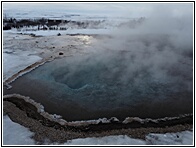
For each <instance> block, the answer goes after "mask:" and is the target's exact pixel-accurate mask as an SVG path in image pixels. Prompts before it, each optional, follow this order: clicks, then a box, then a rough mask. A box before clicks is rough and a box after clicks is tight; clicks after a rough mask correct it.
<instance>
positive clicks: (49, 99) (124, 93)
mask: <svg viewBox="0 0 196 148" xmlns="http://www.w3.org/2000/svg"><path fill="white" fill-rule="evenodd" d="M192 28H193V27H192V16H191V15H188V16H186V15H185V16H184V15H182V16H178V17H173V16H171V17H165V16H164V17H157V16H154V17H152V18H148V19H145V20H144V22H143V23H142V24H140V25H138V26H137V27H136V28H129V27H123V28H119V29H118V30H116V31H115V32H113V33H111V34H110V37H109V38H107V39H104V40H103V39H102V40H101V41H99V40H98V42H97V43H96V44H93V47H92V49H91V52H89V53H88V54H85V55H81V54H75V55H74V56H72V57H66V58H63V59H57V60H55V61H53V62H50V63H46V64H45V65H43V66H41V67H39V68H37V69H36V70H34V71H32V72H31V73H29V74H27V75H25V76H23V77H21V78H19V79H18V80H16V81H15V82H14V83H13V86H14V85H15V87H13V89H11V90H9V91H10V92H18V93H20V94H22V95H28V96H31V97H32V98H37V101H39V102H41V103H42V104H43V105H44V106H45V109H46V111H48V112H52V113H56V114H60V115H62V116H63V117H64V118H65V119H66V120H84V119H86V120H87V119H95V118H101V117H112V116H115V117H117V118H119V119H124V118H125V117H127V116H139V117H141V118H148V117H150V118H159V117H165V116H178V115H180V114H184V113H192V109H193V108H192V103H193V95H192V93H193V87H192V86H193V83H192V82H193V75H192V73H193V69H192V68H193V42H192V40H193V38H192V37H193V30H192ZM27 84H28V86H27ZM18 86H20V88H18ZM9 91H8V92H9Z"/></svg>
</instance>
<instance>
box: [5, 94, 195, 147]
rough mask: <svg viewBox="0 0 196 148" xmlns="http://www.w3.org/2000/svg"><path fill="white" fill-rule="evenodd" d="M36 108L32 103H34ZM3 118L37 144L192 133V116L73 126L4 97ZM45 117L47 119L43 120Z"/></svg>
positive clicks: (19, 99) (31, 105)
mask: <svg viewBox="0 0 196 148" xmlns="http://www.w3.org/2000/svg"><path fill="white" fill-rule="evenodd" d="M34 104H35V103H34ZM3 110H4V114H7V115H8V116H9V117H10V118H11V120H12V121H14V122H17V123H19V124H21V125H23V126H25V127H27V128H29V129H30V131H32V132H34V133H35V134H34V136H33V138H34V139H35V140H36V141H37V142H38V144H41V143H43V142H44V141H45V140H46V139H49V140H50V141H51V142H59V143H62V142H66V141H67V140H71V139H75V138H86V137H102V136H109V135H128V136H131V137H133V138H142V139H145V136H146V135H147V134H148V133H166V132H180V131H183V130H191V129H192V128H193V126H192V124H193V116H192V115H189V116H184V117H181V118H174V119H172V120H157V121H158V122H157V121H153V120H149V121H148V122H140V121H137V120H133V121H131V122H129V123H127V124H125V123H122V122H118V121H117V122H116V121H113V122H109V123H101V122H100V123H98V124H86V125H82V124H81V125H80V124H78V125H76V124H73V125H71V124H68V123H67V122H66V121H64V122H62V123H61V122H59V121H61V120H60V119H59V120H58V119H54V118H52V116H50V115H47V114H45V113H44V111H38V106H35V105H33V104H32V103H31V102H28V101H27V99H26V100H25V99H22V98H19V97H5V98H4V101H3ZM46 115H47V116H46Z"/></svg>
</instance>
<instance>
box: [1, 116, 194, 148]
mask: <svg viewBox="0 0 196 148" xmlns="http://www.w3.org/2000/svg"><path fill="white" fill-rule="evenodd" d="M33 134H34V133H33V132H31V131H29V129H27V128H25V127H23V126H21V125H20V124H17V123H15V122H13V121H12V120H10V118H9V117H8V116H3V145H35V144H36V142H35V141H34V140H33V139H32V138H31V137H32V136H33ZM45 144H46V145H49V144H50V145H51V144H52V145H58V143H49V142H46V143H45ZM192 144H193V132H192V131H183V132H179V133H166V134H153V133H152V134H148V135H147V136H146V140H142V139H134V138H131V137H129V136H127V135H118V136H106V137H100V138H96V137H92V138H83V139H82V138H79V139H73V140H69V141H67V142H66V143H64V145H192Z"/></svg>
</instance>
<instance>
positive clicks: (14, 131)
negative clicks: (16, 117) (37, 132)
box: [3, 116, 35, 145]
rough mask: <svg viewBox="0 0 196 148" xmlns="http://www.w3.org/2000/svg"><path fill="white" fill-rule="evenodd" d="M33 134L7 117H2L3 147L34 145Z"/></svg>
mask: <svg viewBox="0 0 196 148" xmlns="http://www.w3.org/2000/svg"><path fill="white" fill-rule="evenodd" d="M33 134H34V133H33V132H30V131H29V130H28V129H27V128H25V127H24V126H21V125H20V124H18V123H15V122H13V121H12V120H11V119H10V118H9V117H8V116H3V145H34V144H35V141H34V140H33V139H32V138H31V136H33Z"/></svg>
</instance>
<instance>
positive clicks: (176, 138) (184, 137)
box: [146, 131, 193, 145]
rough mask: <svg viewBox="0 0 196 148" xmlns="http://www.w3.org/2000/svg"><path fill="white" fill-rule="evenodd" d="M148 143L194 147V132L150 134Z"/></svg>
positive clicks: (147, 138)
mask: <svg viewBox="0 0 196 148" xmlns="http://www.w3.org/2000/svg"><path fill="white" fill-rule="evenodd" d="M146 143H147V144H150V145H192V144H193V132H191V131H183V132H178V133H166V134H149V135H147V136H146Z"/></svg>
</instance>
